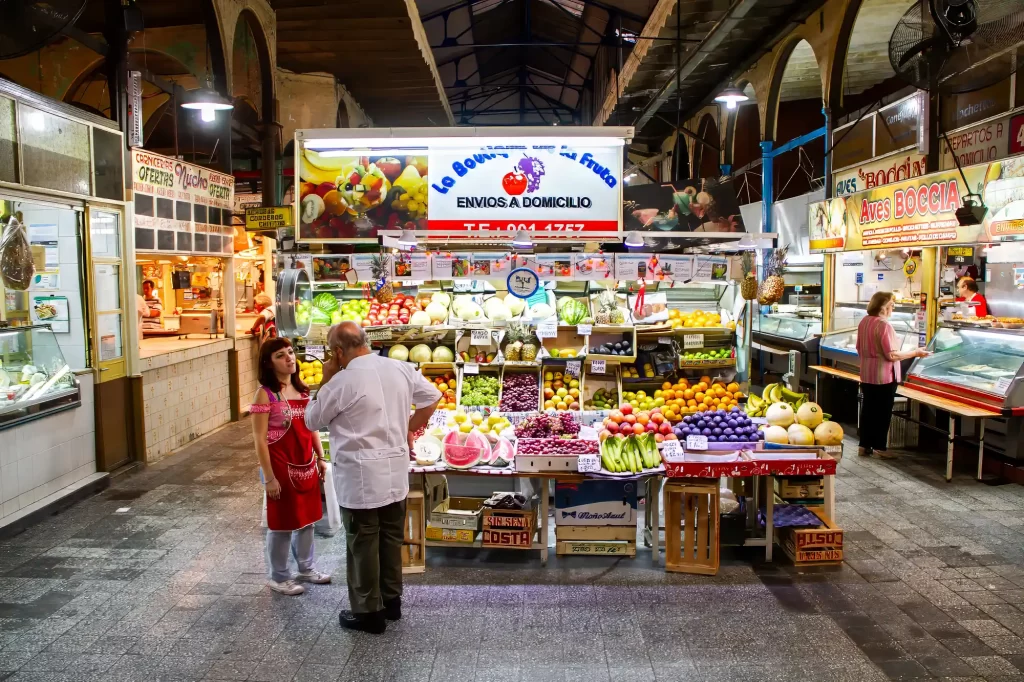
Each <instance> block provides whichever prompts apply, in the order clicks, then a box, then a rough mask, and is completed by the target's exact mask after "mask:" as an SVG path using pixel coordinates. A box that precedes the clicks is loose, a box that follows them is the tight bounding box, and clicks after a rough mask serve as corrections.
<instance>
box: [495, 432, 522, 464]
mask: <svg viewBox="0 0 1024 682" xmlns="http://www.w3.org/2000/svg"><path fill="white" fill-rule="evenodd" d="M515 455H516V452H515V450H514V449H513V448H512V443H510V442H509V440H508V438H505V437H504V436H498V442H497V443H495V444H494V448H493V449H492V450H491V466H495V467H507V466H508V465H510V464H512V460H513V459H514V458H515Z"/></svg>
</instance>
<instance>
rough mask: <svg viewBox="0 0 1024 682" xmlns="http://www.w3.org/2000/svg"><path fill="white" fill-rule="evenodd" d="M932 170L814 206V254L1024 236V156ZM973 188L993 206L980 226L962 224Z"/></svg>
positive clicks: (811, 215)
mask: <svg viewBox="0 0 1024 682" xmlns="http://www.w3.org/2000/svg"><path fill="white" fill-rule="evenodd" d="M963 170H964V176H965V177H966V178H967V183H966V184H965V183H964V180H963V178H962V177H961V176H960V173H959V172H957V171H955V170H954V171H944V172H942V173H933V174H931V175H925V176H922V177H919V178H914V179H912V180H907V181H904V182H897V183H893V184H891V185H885V186H882V187H875V188H873V189H870V190H867V191H864V192H857V193H855V194H851V195H850V196H848V197H837V198H834V199H830V200H828V201H821V202H816V203H812V204H810V206H809V218H808V220H809V222H808V225H809V230H810V247H811V251H812V252H815V253H823V252H830V251H861V250H864V249H891V248H902V247H918V246H935V245H947V244H977V243H981V242H989V241H999V240H1000V239H1003V238H1007V237H1013V236H1019V235H1024V157H1015V158H1012V159H1006V160H1004V161H996V162H993V163H989V164H980V165H977V166H968V167H967V168H964V169H963ZM969 192H974V193H975V194H980V195H981V196H982V198H983V199H984V202H985V205H986V206H987V207H988V213H987V214H986V216H985V219H984V221H983V222H982V223H981V224H979V225H960V224H959V221H958V220H957V218H956V210H957V209H958V208H960V207H961V206H962V200H963V198H964V197H966V196H967V194H968V193H969Z"/></svg>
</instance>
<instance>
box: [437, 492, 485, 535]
mask: <svg viewBox="0 0 1024 682" xmlns="http://www.w3.org/2000/svg"><path fill="white" fill-rule="evenodd" d="M483 508H484V500H483V498H480V497H449V498H448V499H446V500H444V501H443V502H442V503H441V504H439V505H437V506H436V507H434V510H433V511H432V512H431V513H430V524H429V525H431V526H435V527H437V528H465V529H468V530H473V531H477V530H480V513H481V511H482V510H483Z"/></svg>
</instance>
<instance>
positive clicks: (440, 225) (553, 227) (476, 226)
mask: <svg viewBox="0 0 1024 682" xmlns="http://www.w3.org/2000/svg"><path fill="white" fill-rule="evenodd" d="M429 229H431V230H467V231H478V232H489V231H497V232H516V231H518V230H526V231H528V232H593V231H598V230H610V231H614V230H617V229H618V225H617V224H616V223H615V222H614V221H609V224H608V225H606V224H604V222H603V221H597V222H582V223H556V222H550V223H545V222H541V223H536V222H532V223H505V222H500V223H489V222H486V223H485V222H463V221H460V220H444V221H440V222H434V221H431V222H430V224H429Z"/></svg>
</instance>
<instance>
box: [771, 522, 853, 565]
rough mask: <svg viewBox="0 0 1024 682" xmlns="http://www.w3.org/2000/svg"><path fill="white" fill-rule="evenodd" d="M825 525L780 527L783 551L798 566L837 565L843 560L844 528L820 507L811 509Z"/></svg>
mask: <svg viewBox="0 0 1024 682" xmlns="http://www.w3.org/2000/svg"><path fill="white" fill-rule="evenodd" d="M811 511H813V512H814V513H815V514H816V515H817V516H818V518H820V519H821V521H822V523H823V525H822V526H821V527H819V528H778V529H776V531H775V533H776V538H777V541H778V543H779V546H780V547H782V551H784V552H785V553H786V556H788V557H789V558H790V559H791V560H792V561H793V564H794V565H796V566H819V565H824V566H828V565H836V564H841V563H842V562H843V529H842V528H839V527H837V526H836V525H835V524H834V523H832V520H831V519H829V518H828V517H827V516H825V513H824V512H823V511H822V510H820V509H811Z"/></svg>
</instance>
